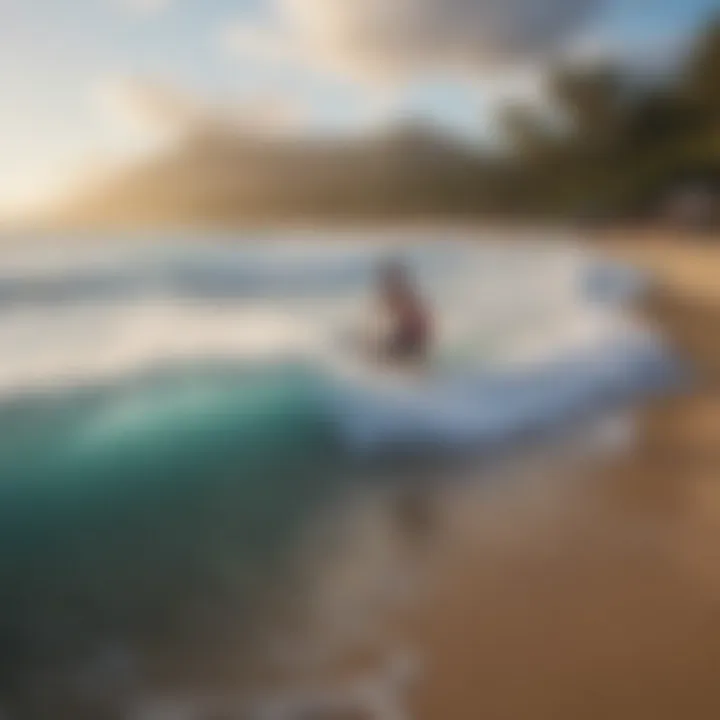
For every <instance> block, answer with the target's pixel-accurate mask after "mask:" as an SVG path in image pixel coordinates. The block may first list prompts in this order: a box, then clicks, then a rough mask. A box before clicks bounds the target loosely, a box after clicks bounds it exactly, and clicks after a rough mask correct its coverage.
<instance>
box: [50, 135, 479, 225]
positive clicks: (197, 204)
mask: <svg viewBox="0 0 720 720" xmlns="http://www.w3.org/2000/svg"><path fill="white" fill-rule="evenodd" d="M491 166H492V163H491V162H490V161H489V160H488V159H487V158H484V157H483V156H482V155H481V154H480V153H479V152H478V151H477V150H475V149H470V148H469V147H468V146H467V145H463V144H462V143H460V142H459V141H458V140H455V139H451V138H448V137H445V136H443V135H442V134H440V133H438V132H436V131H434V130H432V129H429V128H425V127H421V126H404V127H400V128H395V129H393V130H392V131H389V132H386V133H384V134H382V135H377V136H374V137H370V138H355V139H335V140H327V139H322V140H321V139H303V140H300V139H273V140H270V139H265V140H258V139H248V138H242V137H238V136H231V135H221V134H213V135H204V136H195V137H192V138H190V139H188V140H187V141H186V142H185V143H184V144H183V145H182V146H181V147H180V148H177V149H175V150H174V151H173V152H171V153H166V154H164V155H162V156H157V157H154V158H152V159H148V160H145V161H144V162H142V163H139V164H137V165H135V166H133V167H131V168H130V169H126V170H124V171H122V172H118V173H117V174H116V175H114V176H111V177H109V178H107V179H106V180H104V181H103V182H101V183H98V184H96V186H95V187H92V188H87V189H85V190H84V191H83V192H81V193H80V194H79V195H78V196H77V197H76V198H75V199H74V200H72V201H71V202H68V203H66V204H65V205H64V206H63V207H62V208H61V209H60V211H59V212H58V213H56V215H55V217H54V221H55V222H57V223H59V224H62V225H71V226H74V225H92V226H125V225H131V226H158V225H159V226H163V225H185V224H204V225H208V224H209V225H212V224H219V225H224V224H234V223H239V222H244V221H253V220H262V219H284V218H302V217H344V216H368V215H370V216H397V215H403V214H409V213H423V214H433V213H439V212H453V213H457V212H468V213H469V212H475V211H477V210H478V209H479V208H481V206H482V205H483V202H482V198H483V197H484V196H485V195H487V190H488V188H489V186H490V185H491V183H490V182H489V177H488V172H489V170H490V168H491ZM483 188H484V189H485V190H483Z"/></svg>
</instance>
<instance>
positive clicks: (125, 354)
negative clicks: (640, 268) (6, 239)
mask: <svg viewBox="0 0 720 720" xmlns="http://www.w3.org/2000/svg"><path fill="white" fill-rule="evenodd" d="M393 254H395V255H400V256H402V257H403V258H405V260H406V261H407V263H408V265H409V266H410V267H412V269H413V271H414V272H415V273H416V274H417V276H418V279H419V282H420V283H421V284H422V287H423V289H424V291H425V292H426V293H427V294H428V295H429V296H430V298H431V302H432V305H433V308H434V311H435V313H436V315H437V318H438V324H439V336H438V343H437V349H436V353H435V356H434V357H433V359H432V361H431V363H430V368H429V369H428V371H427V372H426V373H425V374H424V375H423V377H422V378H421V379H413V378H411V377H397V376H396V375H393V374H391V373H389V372H387V371H385V370H383V369H379V368H373V367H370V366H369V365H367V364H365V363H363V362H359V361H358V359H357V358H356V357H354V356H353V353H352V352H349V351H348V348H347V346H346V345H344V344H343V342H342V341H341V339H340V338H341V337H342V335H343V333H344V332H346V331H347V330H348V328H352V327H355V326H356V325H357V323H358V315H359V314H360V313H359V312H358V308H362V307H363V302H364V297H365V295H367V294H368V292H369V285H370V284H371V282H372V277H373V272H374V269H375V267H376V265H377V263H378V262H379V261H380V260H381V259H382V258H384V257H386V256H387V255H388V251H387V250H385V249H383V248H382V247H380V246H377V245H366V246H361V247H358V246H355V245H339V246H331V245H327V244H325V245H312V244H308V245H302V244H297V243H296V244H294V245H293V246H292V248H290V247H288V245H272V244H271V245H270V246H268V247H262V248H261V247H259V246H257V245H251V246H249V247H244V248H239V249H238V248H236V247H228V246H221V247H213V246H209V247H193V248H188V247H179V248H161V249H156V250H153V251H148V250H142V251H140V250H137V249H136V250H132V251H129V250H128V251H123V252H120V251H116V252H114V253H112V254H109V253H105V254H104V253H102V252H98V253H95V254H94V255H92V256H88V257H75V258H71V259H68V258H62V261H60V260H59V259H58V260H55V261H52V262H51V261H46V262H44V263H43V262H39V261H27V262H15V263H14V264H12V263H7V264H6V265H5V266H3V267H1V268H0V349H2V351H3V361H2V363H0V393H2V397H3V398H4V400H2V402H0V476H2V478H3V483H4V484H5V485H6V486H7V485H8V483H10V482H11V481H12V480H13V479H22V480H27V479H28V478H30V479H38V480H41V481H42V482H46V481H47V480H48V479H56V478H61V479H69V478H71V479H72V481H73V482H75V483H80V482H81V481H82V480H83V479H89V480H93V479H96V478H98V477H103V478H109V479H112V478H118V479H123V480H124V479H126V478H136V477H140V476H152V477H156V478H161V477H168V478H173V479H175V480H177V479H179V478H182V477H185V476H187V477H193V476H194V477H197V476H198V475H202V474H206V475H222V474H223V473H231V472H233V471H234V470H236V469H238V468H243V467H247V466H249V465H250V464H255V465H258V466H260V465H262V464H263V463H266V464H268V463H271V462H277V461H278V460H282V461H284V460H287V459H288V458H294V461H298V462H299V461H300V460H298V458H301V459H302V461H303V462H304V461H306V460H307V461H308V462H310V461H311V459H312V461H313V462H315V461H317V460H318V458H322V457H329V456H331V455H334V454H336V453H341V452H345V453H348V455H351V456H357V455H362V456H365V457H367V456H375V455H377V454H386V453H388V452H393V451H396V450H398V449H402V450H403V451H407V450H408V449H409V450H411V451H412V452H425V451H427V450H433V451H437V450H440V451H455V450H457V449H459V448H463V449H468V448H470V449H471V448H488V447H493V446H499V445H502V444H506V443H508V442H513V441H514V440H516V439H517V438H518V437H522V436H525V435H527V434H528V433H538V432H542V431H543V430H545V429H547V428H549V427H553V426H557V425H560V424H562V423H563V422H567V421H568V420H570V419H572V418H575V417H577V416H578V415H580V414H592V413H594V412H600V411H601V410H603V409H605V408H607V407H608V406H610V405H612V404H613V403H620V402H623V401H627V400H629V399H630V398H631V397H634V396H637V395H638V394H639V393H643V392H647V391H650V390H655V389H658V388H659V387H661V386H663V385H664V384H666V383H667V382H668V381H669V379H670V378H671V376H672V374H673V371H674V365H673V362H672V360H671V359H670V357H669V355H668V353H667V352H666V350H665V348H664V346H663V344H662V342H661V341H660V340H659V339H658V338H657V337H656V336H655V335H653V334H652V333H651V332H650V331H649V330H648V329H647V328H645V327H644V326H643V325H642V324H641V323H639V322H638V321H636V320H634V319H632V318H631V317H630V315H629V312H628V309H629V305H630V303H631V302H632V300H633V299H634V297H635V296H636V295H637V293H639V292H641V291H642V287H643V283H644V279H643V278H640V277H638V276H636V275H635V274H633V273H631V272H629V271H628V270H627V269H624V268H617V267H615V266H613V265H611V264H608V263H607V262H604V261H602V260H601V259H598V258H595V257H593V256H592V255H590V254H588V253H585V252H582V251H580V250H579V249H578V248H577V247H575V246H573V245H567V244H560V245H552V244H550V245H520V246H510V247H504V246H500V245H497V246H493V245H483V246H480V247H473V246H471V245H469V244H468V243H464V242H462V243H460V242H458V243H450V244H448V245H442V246H439V245H437V244H422V245H415V246H405V245H403V246H402V247H400V248H398V249H396V250H393Z"/></svg>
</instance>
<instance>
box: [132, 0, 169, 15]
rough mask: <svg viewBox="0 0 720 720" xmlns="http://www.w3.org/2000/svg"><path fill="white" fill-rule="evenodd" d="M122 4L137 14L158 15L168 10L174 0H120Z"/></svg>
mask: <svg viewBox="0 0 720 720" xmlns="http://www.w3.org/2000/svg"><path fill="white" fill-rule="evenodd" d="M121 2H122V3H123V5H124V6H125V7H126V8H127V9H128V10H130V11H131V12H134V13H136V14H138V15H145V16H150V15H160V14H161V13H163V12H165V11H166V10H169V9H170V7H171V6H172V5H173V4H174V2H175V0H121Z"/></svg>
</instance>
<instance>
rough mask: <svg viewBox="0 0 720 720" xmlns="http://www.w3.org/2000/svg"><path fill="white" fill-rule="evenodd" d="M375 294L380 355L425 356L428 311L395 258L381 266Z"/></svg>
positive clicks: (395, 358) (393, 357)
mask: <svg viewBox="0 0 720 720" xmlns="http://www.w3.org/2000/svg"><path fill="white" fill-rule="evenodd" d="M378 298H379V302H380V309H381V317H382V319H383V323H384V325H385V328H386V329H385V332H384V333H383V336H382V337H381V339H380V342H379V344H378V350H379V354H380V356H381V358H382V359H384V360H388V361H391V362H410V361H420V360H424V359H425V358H426V357H427V354H428V350H429V346H430V336H431V322H430V315H429V313H428V311H427V308H426V307H425V303H424V302H423V300H422V298H421V297H420V294H419V293H418V291H417V289H416V288H415V286H414V284H413V282H412V280H411V278H410V276H409V274H408V272H407V270H406V269H405V267H404V266H403V265H402V264H400V263H398V262H389V263H386V264H385V265H383V266H382V267H381V268H380V272H379V276H378Z"/></svg>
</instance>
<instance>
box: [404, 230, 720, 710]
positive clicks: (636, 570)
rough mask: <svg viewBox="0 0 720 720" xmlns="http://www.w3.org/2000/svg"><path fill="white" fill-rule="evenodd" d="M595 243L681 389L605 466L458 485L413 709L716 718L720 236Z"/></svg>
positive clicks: (426, 614)
mask: <svg viewBox="0 0 720 720" xmlns="http://www.w3.org/2000/svg"><path fill="white" fill-rule="evenodd" d="M599 242H600V245H601V249H602V250H605V251H607V252H609V253H610V254H611V255H613V256H614V257H617V258H620V259H623V260H627V261H630V262H632V263H633V264H635V265H636V266H637V267H640V268H643V269H646V270H649V271H650V272H652V273H653V275H654V277H655V278H656V283H655V287H654V289H653V292H652V293H651V295H650V296H649V297H648V298H647V302H646V307H645V308H643V311H644V312H645V313H646V314H647V316H648V317H649V318H650V319H651V321H652V322H654V323H656V324H657V325H658V326H659V327H660V329H661V330H662V331H663V332H664V333H665V335H666V337H668V338H669V340H670V342H671V343H672V344H673V346H674V348H675V350H676V352H678V353H679V355H680V356H681V357H682V358H683V359H684V360H685V361H686V363H688V365H689V366H690V367H691V368H692V370H693V371H694V381H693V383H692V387H691V388H690V389H688V390H687V391H683V392H681V393H677V394H674V395H673V396H671V397H667V398H663V399H661V400H658V401H656V402H653V403H652V404H651V406H650V407H648V408H647V409H645V410H643V411H642V413H641V417H640V422H639V437H638V438H637V440H636V443H635V444H634V445H633V446H632V447H631V448H630V449H628V450H626V451H624V452H619V453H614V454H613V455H612V457H610V458H608V459H607V460H604V461H602V462H599V461H597V460H595V461H593V462H592V463H589V466H585V467H578V466H575V467H574V469H570V470H568V471H567V472H566V473H564V474H563V476H562V477H555V478H554V479H553V481H552V482H551V483H550V484H548V483H547V481H546V480H547V479H544V480H543V481H542V482H540V481H538V482H537V483H534V482H533V480H532V479H530V480H526V481H523V482H519V483H516V484H514V485H511V486H510V487H508V488H504V489H495V490H493V491H491V492H489V491H488V490H487V489H484V490H469V489H464V490H462V491H460V492H461V493H462V498H461V499H460V500H459V501H458V502H457V503H455V504H456V505H457V508H463V509H462V510H459V509H458V510H457V511H456V512H455V514H454V515H453V521H452V522H451V523H449V524H448V525H447V527H446V528H444V530H443V533H442V539H441V540H440V541H439V543H440V546H439V547H436V548H435V554H434V557H435V558H436V559H437V561H436V562H435V563H433V562H432V561H431V563H430V564H431V566H432V569H431V577H432V579H431V582H430V587H431V588H432V591H431V595H430V599H429V602H428V603H427V604H426V605H425V606H424V608H423V610H422V611H421V612H419V617H418V618H417V619H416V620H417V628H416V632H417V633H418V637H419V642H420V647H422V649H423V654H424V657H425V658H426V662H427V666H426V668H425V673H424V677H423V680H422V682H420V683H418V685H417V691H416V693H415V696H414V706H415V712H416V713H417V716H418V717H419V718H421V719H422V720H446V719H448V718H452V720H465V719H467V720H479V719H480V718H482V719H483V720H544V719H546V718H547V720H566V719H567V720H577V719H578V718H582V719H583V720H591V719H592V718H598V720H599V719H601V718H602V719H605V718H613V719H614V720H626V719H627V720H645V719H646V718H647V719H648V720H659V719H662V718H668V719H673V720H676V719H678V718H688V719H691V718H692V719H693V720H696V719H700V718H717V717H720V686H719V685H718V681H717V668H718V664H719V663H720V485H719V484H718V483H719V482H720V332H719V330H720V282H718V279H719V278H720V245H718V244H717V243H713V242H712V241H710V240H708V239H692V238H684V237H657V236H655V237H653V236H642V237H641V236H637V237H627V236H622V235H610V236H607V237H603V238H601V239H600V240H599ZM537 474H538V475H540V472H538V473H537ZM477 492H479V493H481V495H482V497H481V498H476V499H477V502H473V501H472V498H473V495H472V493H477Z"/></svg>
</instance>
